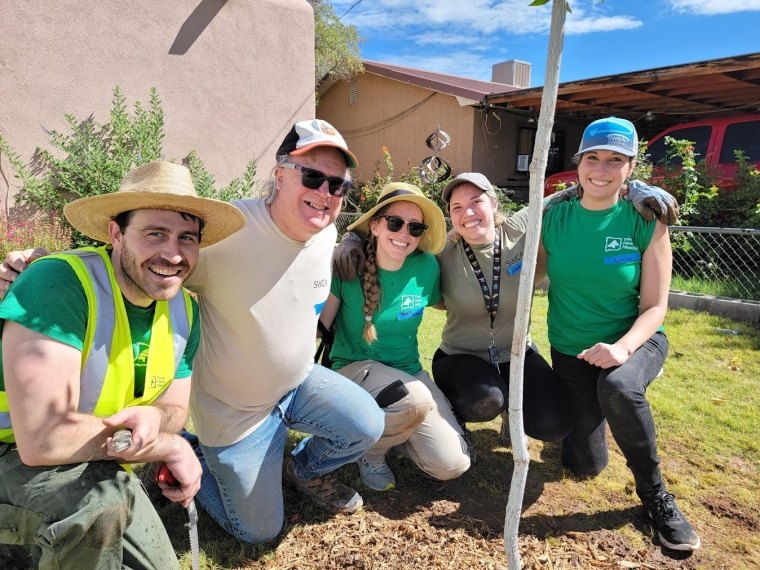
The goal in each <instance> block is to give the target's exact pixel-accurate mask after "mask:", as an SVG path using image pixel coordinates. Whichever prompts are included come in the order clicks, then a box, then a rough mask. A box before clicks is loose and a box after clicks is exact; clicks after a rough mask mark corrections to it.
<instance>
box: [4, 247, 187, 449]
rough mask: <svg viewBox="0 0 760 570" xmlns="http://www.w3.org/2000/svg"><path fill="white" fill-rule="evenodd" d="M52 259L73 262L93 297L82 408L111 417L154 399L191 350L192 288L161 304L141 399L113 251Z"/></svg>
mask: <svg viewBox="0 0 760 570" xmlns="http://www.w3.org/2000/svg"><path fill="white" fill-rule="evenodd" d="M49 257H51V258H55V259H61V260H63V261H66V262H67V263H68V264H69V265H70V266H71V268H72V269H73V270H74V272H75V273H76V275H77V277H78V278H79V281H80V282H81V284H82V287H83V289H84V293H85V296H86V298H87V305H88V315H87V328H86V331H85V338H84V343H83V349H82V364H81V370H82V376H81V381H80V394H79V405H78V408H77V410H78V411H79V412H81V413H87V414H93V415H95V416H99V417H105V416H110V415H112V414H114V413H116V412H118V411H120V410H122V409H124V408H125V407H127V406H138V405H145V404H149V403H151V402H153V401H154V400H155V399H156V398H158V396H160V395H161V393H162V392H163V391H164V390H165V389H166V388H168V386H169V385H170V384H171V381H172V380H173V379H174V375H175V373H176V370H177V368H178V366H179V363H180V362H181V359H182V355H183V354H184V352H185V347H186V345H187V339H188V336H189V334H190V329H191V328H192V318H193V311H192V302H191V300H190V297H189V295H188V294H187V292H185V291H184V289H183V290H182V294H181V295H176V296H175V297H174V298H172V299H170V300H169V301H156V303H155V312H154V316H153V324H152V326H151V336H150V347H149V353H148V362H147V366H146V370H145V387H144V390H143V395H142V396H141V397H139V398H135V397H134V388H135V377H134V376H135V375H134V360H135V359H134V355H133V351H132V335H131V333H130V330H129V320H128V318H127V312H126V308H125V306H124V299H123V298H122V295H121V290H120V289H119V286H118V283H117V282H116V279H115V278H114V275H113V267H112V265H111V261H110V258H109V254H108V251H107V250H106V249H105V247H101V248H82V249H77V250H73V251H70V252H66V253H63V254H59V255H54V256H49ZM114 292H116V294H114ZM9 435H12V429H11V423H10V415H9V414H8V400H7V396H6V394H5V392H2V391H0V441H7V439H6V438H7V436H9Z"/></svg>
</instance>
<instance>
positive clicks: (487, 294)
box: [462, 232, 501, 330]
mask: <svg viewBox="0 0 760 570" xmlns="http://www.w3.org/2000/svg"><path fill="white" fill-rule="evenodd" d="M462 245H463V247H464V252H465V254H466V255H467V259H468V260H469V261H470V265H472V270H473V272H474V273H475V277H477V279H478V283H479V284H480V292H481V293H483V302H484V303H485V305H486V312H487V313H488V316H489V317H491V330H493V323H494V321H495V320H496V312H497V311H498V310H499V283H500V281H501V241H500V239H499V232H496V238H495V239H494V242H493V281H492V282H491V289H490V291H489V289H488V282H487V281H486V278H485V275H483V270H482V269H481V268H480V263H478V260H477V258H476V257H475V252H473V251H472V247H470V244H469V243H467V242H466V241H465V240H462Z"/></svg>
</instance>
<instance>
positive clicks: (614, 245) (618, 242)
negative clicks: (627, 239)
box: [604, 237, 623, 251]
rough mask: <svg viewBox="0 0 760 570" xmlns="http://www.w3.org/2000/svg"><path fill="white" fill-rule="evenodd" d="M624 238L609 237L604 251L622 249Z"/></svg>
mask: <svg viewBox="0 0 760 570" xmlns="http://www.w3.org/2000/svg"><path fill="white" fill-rule="evenodd" d="M622 245H623V240H622V239H620V238H616V237H608V238H606V240H605V243H604V251H620V247H621V246H622Z"/></svg>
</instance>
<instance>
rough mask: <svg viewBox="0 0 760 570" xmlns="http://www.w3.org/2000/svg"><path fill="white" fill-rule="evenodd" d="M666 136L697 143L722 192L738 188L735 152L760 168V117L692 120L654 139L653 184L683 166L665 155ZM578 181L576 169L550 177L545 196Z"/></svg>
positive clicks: (650, 151)
mask: <svg viewBox="0 0 760 570" xmlns="http://www.w3.org/2000/svg"><path fill="white" fill-rule="evenodd" d="M666 136H669V137H673V138H674V139H677V140H683V139H685V140H690V141H693V142H694V153H695V154H696V155H697V160H699V161H700V162H701V161H704V162H705V164H706V165H707V173H708V175H709V176H710V177H711V178H712V179H713V180H714V181H715V184H716V185H717V186H718V188H720V189H721V190H731V189H733V188H735V187H736V183H735V178H736V169H737V166H736V158H735V157H734V151H735V150H742V151H744V153H745V154H746V155H747V156H748V157H749V160H750V162H753V163H754V164H755V165H756V166H757V167H758V168H760V115H740V116H736V117H714V118H710V119H704V120H702V121H692V122H690V123H683V124H681V125H676V126H674V127H669V128H667V129H665V130H664V131H662V132H661V133H658V134H657V135H655V136H653V137H652V138H651V139H650V141H649V145H648V148H647V154H649V158H650V160H651V161H652V165H653V169H652V178H651V179H650V182H652V183H653V184H657V182H658V181H660V180H662V179H663V178H664V177H665V171H666V169H667V168H668V167H671V168H672V167H674V166H678V165H679V164H680V159H679V158H678V157H670V159H669V160H668V156H667V153H666V152H665V151H666V146H665V137H666ZM666 161H667V162H666ZM576 178H577V176H576V172H575V170H568V171H565V172H558V173H557V174H553V175H551V176H549V177H547V178H546V181H545V182H544V196H548V195H549V194H553V193H554V191H555V190H556V185H557V184H565V185H570V184H574V183H575V181H576Z"/></svg>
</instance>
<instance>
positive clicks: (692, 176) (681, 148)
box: [661, 137, 718, 225]
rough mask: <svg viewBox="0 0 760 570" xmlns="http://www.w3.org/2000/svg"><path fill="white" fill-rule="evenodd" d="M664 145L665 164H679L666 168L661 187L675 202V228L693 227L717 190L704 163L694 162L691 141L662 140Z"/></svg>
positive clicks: (667, 138) (695, 159)
mask: <svg viewBox="0 0 760 570" xmlns="http://www.w3.org/2000/svg"><path fill="white" fill-rule="evenodd" d="M665 145H666V147H667V149H668V150H667V160H666V163H667V164H679V163H680V164H679V166H673V167H669V168H667V169H666V172H665V178H664V179H663V180H662V182H661V185H662V187H663V188H664V189H665V190H667V191H668V192H670V193H671V194H673V195H674V196H675V197H676V199H677V200H678V203H679V205H680V209H681V213H680V220H679V225H697V223H698V220H699V218H700V212H701V211H703V210H704V209H705V208H706V207H707V206H708V205H709V204H710V202H712V201H713V200H715V198H716V197H717V196H718V188H717V187H716V186H715V185H714V184H713V183H712V181H711V180H710V178H709V176H708V175H707V173H706V171H705V167H704V162H702V163H699V164H698V163H697V156H696V155H695V154H694V143H693V142H692V141H688V140H677V139H674V138H672V137H665ZM676 157H677V158H676Z"/></svg>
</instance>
